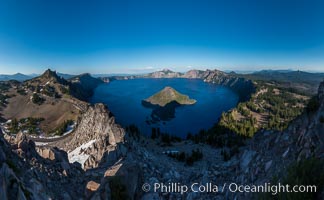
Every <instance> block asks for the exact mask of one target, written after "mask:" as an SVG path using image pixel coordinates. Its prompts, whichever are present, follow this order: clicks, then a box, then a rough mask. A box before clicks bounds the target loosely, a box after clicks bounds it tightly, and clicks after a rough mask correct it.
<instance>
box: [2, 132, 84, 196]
mask: <svg viewBox="0 0 324 200" xmlns="http://www.w3.org/2000/svg"><path fill="white" fill-rule="evenodd" d="M39 153H40V154H38V153H37V151H36V149H35V143H34V142H33V141H31V140H29V139H27V137H26V136H25V135H23V134H22V133H19V134H18V135H17V136H16V137H15V138H14V139H13V140H11V143H8V142H7V141H6V140H5V139H4V137H3V134H2V133H1V130H0V182H1V187H0V199H3V200H7V199H8V200H10V199H78V198H81V197H82V196H83V193H84V187H85V179H84V177H83V174H84V172H83V170H82V169H81V168H80V167H78V166H77V165H73V164H70V163H69V162H68V160H67V154H66V153H65V152H63V151H60V150H58V149H55V148H54V149H48V150H46V151H45V150H40V151H39Z"/></svg>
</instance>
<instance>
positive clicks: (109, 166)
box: [0, 74, 324, 200]
mask: <svg viewBox="0 0 324 200" xmlns="http://www.w3.org/2000/svg"><path fill="white" fill-rule="evenodd" d="M204 76H205V75H204ZM211 76H212V75H211V74H209V75H207V76H206V77H205V79H206V81H213V82H214V81H215V80H216V81H220V82H224V83H225V82H226V83H227V84H230V82H231V81H226V80H225V79H224V80H223V79H215V77H214V78H208V77H211ZM227 80H229V79H227ZM233 80H234V79H233ZM237 81H239V80H237ZM237 81H233V82H232V83H233V84H234V83H235V82H237ZM234 85H235V84H234ZM316 99H317V100H318V102H319V104H318V106H317V107H316V109H315V110H313V111H311V112H308V113H307V112H305V113H304V114H302V115H301V116H300V117H298V118H297V119H296V120H294V121H293V122H292V123H291V125H290V126H289V128H288V129H287V130H285V131H283V132H278V131H260V132H258V133H257V134H256V135H255V137H254V138H253V139H250V140H247V141H246V143H245V145H244V146H242V147H240V149H239V153H238V154H237V155H235V156H233V157H232V158H231V159H230V160H228V161H224V160H223V157H222V156H221V150H222V149H217V148H212V147H210V146H208V145H205V144H194V143H192V142H190V141H186V142H182V143H178V144H174V146H173V147H172V146H171V147H162V146H160V145H157V143H156V142H155V141H153V140H151V139H148V138H144V137H143V136H141V135H136V136H134V135H129V134H128V133H126V132H125V130H124V129H123V128H121V127H120V126H119V125H117V124H116V123H115V121H114V117H113V115H112V114H111V113H110V112H109V110H108V109H107V108H106V107H105V106H104V105H102V104H97V105H94V106H89V107H88V108H87V110H86V111H85V112H84V113H83V114H82V116H81V118H80V120H79V121H78V127H77V129H76V130H75V131H74V132H73V134H72V135H71V136H70V137H68V138H65V139H64V140H61V141H58V142H55V143H51V144H48V145H45V146H41V147H36V145H35V143H34V142H33V141H32V140H30V139H28V138H27V137H26V136H24V135H23V134H21V133H19V134H17V135H16V136H15V137H10V136H8V135H3V134H2V133H1V134H0V182H1V187H0V195H1V196H0V199H49V198H51V199H127V197H128V198H129V199H147V200H149V199H251V198H253V197H254V198H258V197H259V196H257V194H253V193H239V192H237V193H232V192H230V191H229V190H228V188H227V187H226V185H225V184H230V183H236V184H255V185H262V184H264V183H269V182H272V180H273V177H274V176H277V177H279V180H280V178H283V177H284V175H285V174H286V172H287V169H288V167H289V166H290V165H291V164H292V163H295V162H302V161H304V160H305V159H307V158H311V157H313V158H315V159H317V160H323V159H324V141H323V138H324V137H323V134H324V123H322V122H321V117H322V116H323V115H324V82H322V83H321V85H320V87H319V89H318V95H317V97H316ZM80 146H81V148H79V147H80ZM78 148H79V151H76V149H77V150H78ZM196 148H200V149H201V151H202V152H203V155H204V157H203V159H202V160H201V161H198V162H196V163H195V164H194V165H193V166H186V165H184V164H183V163H181V162H178V161H176V160H174V159H172V158H170V157H168V156H166V155H165V154H163V151H166V150H172V149H179V150H184V151H191V150H192V149H196ZM73 153H75V154H73ZM73 156H74V158H78V159H81V158H82V159H83V160H84V162H83V165H81V164H80V163H77V162H74V163H70V162H69V158H70V159H71V158H73ZM318 174H320V172H318ZM171 182H174V183H181V184H183V185H189V186H190V185H191V184H192V183H198V185H206V184H208V183H213V184H214V185H217V186H218V188H219V189H218V190H219V192H216V193H215V192H211V193H206V192H203V193H197V192H192V191H188V192H186V193H184V194H180V193H167V192H161V191H157V192H154V191H153V190H152V189H151V190H150V191H148V192H144V191H143V190H142V185H143V184H144V183H148V184H149V185H150V186H151V187H152V186H153V185H154V183H165V184H167V183H171ZM224 185H225V188H224V189H223V186H224ZM320 189H321V190H322V191H323V188H319V190H320ZM220 191H221V192H220ZM316 198H318V199H321V198H323V193H319V194H317V196H316Z"/></svg>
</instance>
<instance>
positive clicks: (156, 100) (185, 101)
mask: <svg viewBox="0 0 324 200" xmlns="http://www.w3.org/2000/svg"><path fill="white" fill-rule="evenodd" d="M143 101H144V102H146V103H148V104H152V105H158V106H161V107H164V106H165V105H167V104H169V103H172V102H174V103H178V104H180V105H192V104H195V103H196V100H194V99H190V98H189V97H188V96H187V95H183V94H181V93H179V92H178V91H176V90H175V89H173V88H172V87H169V86H167V87H165V88H164V89H163V90H161V91H160V92H158V93H156V94H154V95H152V96H150V97H149V98H147V99H144V100H143Z"/></svg>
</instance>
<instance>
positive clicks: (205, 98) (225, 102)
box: [90, 79, 238, 137]
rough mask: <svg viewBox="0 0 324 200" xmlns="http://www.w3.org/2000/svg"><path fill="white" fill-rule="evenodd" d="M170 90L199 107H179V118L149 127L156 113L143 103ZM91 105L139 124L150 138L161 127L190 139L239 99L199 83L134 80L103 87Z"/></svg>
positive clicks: (120, 120)
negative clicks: (184, 96) (163, 90)
mask: <svg viewBox="0 0 324 200" xmlns="http://www.w3.org/2000/svg"><path fill="white" fill-rule="evenodd" d="M166 86H171V87H173V88H174V89H175V90H177V91H178V92H180V93H182V94H185V95H188V96H189V97H190V98H193V99H196V100H197V103H196V104H194V105H186V106H181V107H177V108H176V110H175V118H173V119H171V120H169V121H165V122H162V121H161V122H159V123H155V124H149V123H147V120H148V119H150V116H151V113H152V109H150V108H146V107H144V106H143V105H142V103H141V102H142V100H143V99H146V98H148V97H150V96H151V95H153V94H155V93H156V92H159V91H160V90H162V89H163V88H164V87H166ZM90 102H91V103H104V104H106V105H107V106H108V109H109V110H111V111H112V113H113V114H114V115H115V117H116V122H117V123H119V124H121V125H123V126H127V125H130V124H135V125H137V126H138V127H139V128H140V130H141V132H142V133H144V134H150V133H151V130H152V127H160V130H161V132H167V133H170V134H173V135H177V136H179V137H186V135H187V133H188V132H190V133H192V134H195V133H197V132H198V131H199V130H201V129H208V128H211V127H212V126H213V125H214V124H215V123H216V122H217V121H218V118H219V117H220V116H221V114H222V112H223V111H227V110H229V109H231V108H233V107H235V106H236V104H237V102H238V95H237V94H236V93H235V92H233V91H232V90H230V89H229V88H227V87H224V86H220V85H216V84H211V83H205V82H203V81H202V80H198V79H132V80H117V81H112V82H110V83H107V84H102V85H99V86H98V87H97V88H96V89H95V91H94V95H93V96H92V97H91V98H90Z"/></svg>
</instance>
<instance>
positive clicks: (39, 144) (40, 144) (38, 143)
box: [35, 142, 48, 146]
mask: <svg viewBox="0 0 324 200" xmlns="http://www.w3.org/2000/svg"><path fill="white" fill-rule="evenodd" d="M35 145H36V146H45V145H48V143H47V142H35Z"/></svg>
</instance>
